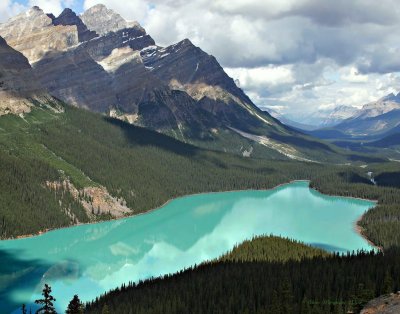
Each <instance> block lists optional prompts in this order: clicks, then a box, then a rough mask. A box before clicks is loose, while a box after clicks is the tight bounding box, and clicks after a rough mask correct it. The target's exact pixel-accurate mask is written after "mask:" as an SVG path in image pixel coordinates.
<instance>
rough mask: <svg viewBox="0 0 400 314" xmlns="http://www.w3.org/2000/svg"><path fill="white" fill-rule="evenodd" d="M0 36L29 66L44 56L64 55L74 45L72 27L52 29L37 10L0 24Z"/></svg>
mask: <svg viewBox="0 0 400 314" xmlns="http://www.w3.org/2000/svg"><path fill="white" fill-rule="evenodd" d="M0 36H2V37H3V38H4V39H5V40H6V41H7V43H8V44H9V45H10V46H11V47H13V48H14V49H16V50H18V51H19V52H22V54H23V55H24V56H25V57H27V58H28V60H29V62H30V63H34V62H37V61H39V60H40V59H42V58H43V57H45V56H46V54H47V53H48V52H55V51H65V50H67V49H68V48H69V47H71V46H74V45H76V44H78V31H77V27H76V26H75V25H70V26H63V25H58V26H54V25H53V22H52V19H51V18H50V17H49V16H48V15H47V14H45V13H44V12H43V11H42V10H41V9H40V8H38V7H33V8H31V9H30V10H28V11H26V12H24V13H21V14H19V15H17V16H15V17H14V18H12V19H10V20H8V21H7V22H6V23H4V24H0Z"/></svg>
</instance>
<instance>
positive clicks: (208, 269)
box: [86, 237, 400, 314]
mask: <svg viewBox="0 0 400 314" xmlns="http://www.w3.org/2000/svg"><path fill="white" fill-rule="evenodd" d="M274 247H280V250H279V252H285V251H286V252H292V253H289V254H282V255H280V254H279V253H278V256H277V258H274V259H273V260H272V261H271V259H270V256H268V254H267V255H263V254H261V255H260V251H262V250H265V251H268V250H269V249H270V248H272V250H273V249H274ZM299 252H301V253H300V254H303V258H302V259H298V255H297V254H298V253H299ZM316 253H317V252H315V251H314V252H313V251H310V250H309V249H307V248H305V247H304V246H303V245H301V244H298V243H294V242H291V241H289V240H283V239H279V238H273V237H267V238H259V239H255V240H253V241H252V242H246V243H245V244H243V245H239V246H238V247H237V248H235V249H234V250H233V251H232V252H231V253H230V254H228V255H227V256H225V257H224V258H223V261H218V262H212V263H209V264H204V265H200V266H198V267H194V268H192V269H188V270H186V271H182V272H180V273H178V274H175V275H171V276H166V277H163V278H157V279H150V280H146V281H144V282H139V283H138V284H137V285H136V284H134V283H129V284H127V285H124V286H122V287H121V288H120V289H116V290H114V291H111V292H110V293H107V294H106V295H104V296H102V297H100V298H99V299H97V300H96V301H95V302H93V303H91V304H88V305H87V307H86V309H87V312H88V313H104V311H105V309H108V310H109V312H110V313H271V314H276V313H293V314H295V313H299V314H302V313H304V314H309V313H354V312H355V313H356V312H357V311H360V310H361V308H362V307H363V306H364V304H365V303H366V302H367V301H369V300H370V299H372V298H374V297H375V296H378V295H381V294H385V293H389V292H393V291H395V290H397V289H399V287H400V264H399V263H398V261H399V259H400V252H399V250H398V249H390V250H388V251H386V252H385V254H382V253H373V252H371V253H365V252H359V253H357V254H355V253H353V254H349V255H346V256H339V255H335V256H329V257H327V256H326V254H325V255H324V254H323V253H320V254H316ZM254 256H258V257H259V258H257V262H254V261H253V257H254ZM262 256H264V257H265V259H264V260H263V257H262ZM277 259H281V261H277Z"/></svg>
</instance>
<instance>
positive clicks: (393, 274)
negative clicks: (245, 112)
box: [0, 106, 400, 313]
mask: <svg viewBox="0 0 400 314" xmlns="http://www.w3.org/2000/svg"><path fill="white" fill-rule="evenodd" d="M0 148H1V150H0V237H1V238H10V237H15V236H19V235H24V234H32V233H37V232H39V231H41V230H46V229H51V228H58V227H65V226H69V225H72V224H75V223H77V222H78V221H79V222H81V223H82V222H88V221H93V217H89V216H88V214H87V213H86V212H85V210H84V209H83V207H82V205H81V202H80V200H81V199H80V198H78V199H76V198H74V197H73V195H72V193H71V191H69V190H68V188H63V187H58V188H56V189H49V187H48V186H47V185H46V182H48V181H50V182H62V181H63V180H65V179H68V180H70V181H71V182H72V184H73V185H74V186H75V187H76V188H77V189H82V188H84V187H89V186H99V185H101V186H104V187H106V188H107V190H108V191H109V192H110V194H111V195H113V196H115V197H118V198H119V199H121V198H122V199H124V200H125V201H126V204H127V206H129V207H130V208H131V209H132V211H133V212H132V213H133V214H135V213H140V212H143V211H146V210H149V209H152V208H155V207H158V206H160V205H162V204H163V203H165V202H166V201H167V200H169V199H171V198H174V197H178V196H182V195H186V194H193V193H199V192H209V191H227V190H239V189H268V188H272V187H274V186H276V185H279V184H282V183H286V182H289V181H292V180H310V186H311V187H312V188H315V189H317V190H319V191H320V192H322V193H326V194H331V195H340V196H349V197H359V198H366V199H371V200H376V201H377V202H378V203H377V206H376V207H375V208H373V209H372V210H370V211H368V212H367V213H366V214H365V215H364V216H363V218H362V219H361V221H360V222H359V225H360V227H362V231H363V233H364V235H365V236H367V237H368V238H369V239H370V240H371V241H373V242H374V243H375V244H376V245H378V246H380V247H381V248H382V249H384V252H385V254H382V253H376V252H375V253H357V254H352V255H348V256H329V254H327V253H326V252H323V251H321V250H319V249H315V248H310V247H308V246H306V245H304V244H301V243H297V242H295V241H289V240H285V239H279V238H275V237H262V238H256V239H253V240H252V241H246V242H245V243H243V244H242V245H239V246H238V247H235V248H234V249H233V251H232V252H230V253H227V254H226V255H224V256H222V257H221V258H220V259H219V260H218V261H215V262H212V263H209V264H206V265H201V266H199V267H195V268H193V269H189V270H187V271H184V272H181V273H179V274H176V275H170V276H167V277H165V278H163V279H161V278H160V279H152V280H148V281H145V282H141V283H139V284H138V285H135V284H133V283H132V284H129V285H127V286H124V287H122V288H121V289H119V290H116V291H114V292H111V293H110V294H108V295H107V296H105V297H102V298H101V299H100V300H98V301H97V302H96V303H94V304H91V305H88V308H87V310H88V311H89V312H101V311H103V309H104V308H105V307H106V308H107V307H108V308H109V311H110V313H131V312H132V313H141V312H146V313H148V312H153V313H163V312H175V313H178V312H179V313H180V312H193V313H196V312H198V313H201V312H210V309H213V310H212V312H221V313H224V312H229V313H231V312H238V313H239V312H240V313H246V311H247V312H248V313H264V312H265V313H288V312H289V313H329V312H332V313H345V312H346V311H349V310H358V309H359V308H360V306H361V305H362V304H364V302H365V301H367V300H369V299H370V298H372V297H374V296H378V295H380V294H382V293H388V292H390V291H393V290H396V289H399V288H400V286H399V278H400V273H399V265H400V263H399V260H400V252H399V250H398V247H400V233H399V232H398V230H400V208H399V204H400V193H399V186H400V178H399V176H398V173H399V164H398V163H395V162H385V163H382V162H380V163H374V162H371V163H369V164H367V165H364V164H362V163H360V162H354V163H352V164H345V165H333V164H320V163H306V162H298V161H288V160H266V159H257V158H244V157H238V156H234V155H230V154H225V153H221V152H216V151H209V150H204V149H200V148H196V147H194V146H191V145H187V144H184V143H182V142H179V141H177V140H174V139H172V138H170V137H168V136H165V135H160V134H158V133H156V132H153V131H149V130H146V129H143V128H140V127H135V126H132V125H129V124H127V123H125V122H122V121H119V120H115V119H110V118H106V117H104V116H101V115H98V114H94V113H90V112H87V111H84V110H80V109H76V108H72V107H69V106H66V107H65V112H64V113H62V114H56V113H52V112H49V111H46V110H42V109H37V110H33V112H32V113H31V114H29V115H27V116H26V117H25V118H24V119H21V118H20V117H16V116H3V117H0ZM372 161H375V160H372ZM369 172H371V173H372V174H371V173H370V174H369ZM371 178H374V179H375V181H374V182H373V181H371ZM79 197H81V196H79ZM82 197H84V196H82ZM108 218H110V217H109V216H107V215H103V216H99V217H95V220H101V219H108ZM127 280H129V279H127ZM196 300H202V302H198V301H196ZM225 305H226V306H225ZM189 309H190V311H189ZM192 309H193V311H192Z"/></svg>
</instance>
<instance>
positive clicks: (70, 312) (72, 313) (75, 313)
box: [65, 294, 83, 314]
mask: <svg viewBox="0 0 400 314" xmlns="http://www.w3.org/2000/svg"><path fill="white" fill-rule="evenodd" d="M65 313H66V314H83V304H82V302H81V300H79V297H78V295H77V294H75V295H74V297H73V299H72V300H71V301H70V302H69V304H68V308H67V310H66V311H65Z"/></svg>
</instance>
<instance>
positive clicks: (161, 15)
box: [0, 0, 400, 120]
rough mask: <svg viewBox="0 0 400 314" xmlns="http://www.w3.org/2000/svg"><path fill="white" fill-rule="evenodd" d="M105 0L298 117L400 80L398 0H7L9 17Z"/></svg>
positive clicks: (369, 96)
mask: <svg viewBox="0 0 400 314" xmlns="http://www.w3.org/2000/svg"><path fill="white" fill-rule="evenodd" d="M97 3H104V4H105V5H107V6H108V7H109V8H111V9H114V10H115V11H117V12H118V13H120V14H121V15H122V16H123V17H125V18H126V19H129V20H137V21H139V22H140V23H141V24H142V26H144V27H145V28H146V30H147V32H148V33H149V34H150V35H151V36H152V37H153V38H154V39H155V40H156V42H157V43H158V44H160V45H169V44H172V43H174V42H177V41H180V40H182V39H184V38H189V39H191V40H192V42H193V43H195V44H196V45H198V46H200V47H201V48H203V50H205V51H207V52H208V53H210V54H212V55H214V56H216V58H217V59H218V60H219V61H220V63H221V64H222V65H223V67H224V68H225V70H226V71H227V72H228V74H229V75H230V76H232V77H233V78H235V79H237V80H238V81H239V82H240V86H241V87H242V88H243V89H244V90H245V91H246V92H247V93H248V94H249V95H250V97H251V98H252V99H253V100H254V102H255V103H256V104H257V105H259V106H260V107H274V108H275V109H277V110H280V111H282V112H283V113H287V114H289V115H290V116H291V117H292V118H295V119H296V120H301V116H303V115H308V114H309V113H310V112H313V111H316V110H321V109H322V110H324V109H329V108H332V107H335V106H338V105H352V106H360V105H362V104H364V103H367V102H369V101H373V100H375V99H377V98H379V97H382V96H384V95H386V94H388V93H390V92H396V91H397V90H398V89H400V78H399V77H400V76H399V74H398V72H400V57H399V56H400V32H399V27H400V6H399V2H398V0H381V1H379V4H378V3H377V2H376V0H336V1H331V0H262V1H260V0H190V1H188V0H152V1H146V0H129V1H127V0H0V21H4V20H5V19H7V18H8V17H9V16H12V15H14V14H16V13H18V12H20V11H21V10H24V9H26V7H28V6H32V5H38V6H40V7H41V8H42V9H44V10H45V11H46V12H52V13H54V14H58V13H60V12H61V10H62V9H63V8H64V7H70V8H72V9H74V10H75V11H76V12H78V13H79V12H82V10H84V9H85V8H88V7H90V6H92V5H94V4H97Z"/></svg>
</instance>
